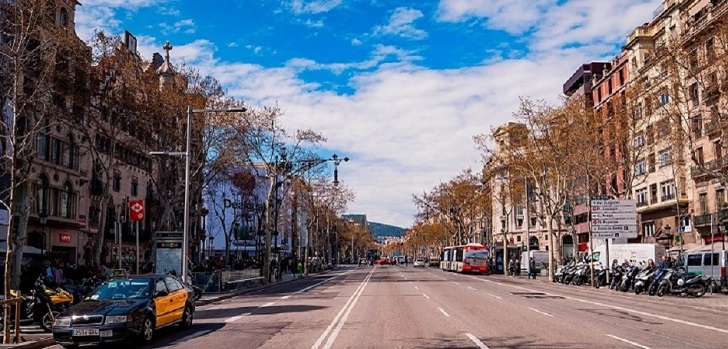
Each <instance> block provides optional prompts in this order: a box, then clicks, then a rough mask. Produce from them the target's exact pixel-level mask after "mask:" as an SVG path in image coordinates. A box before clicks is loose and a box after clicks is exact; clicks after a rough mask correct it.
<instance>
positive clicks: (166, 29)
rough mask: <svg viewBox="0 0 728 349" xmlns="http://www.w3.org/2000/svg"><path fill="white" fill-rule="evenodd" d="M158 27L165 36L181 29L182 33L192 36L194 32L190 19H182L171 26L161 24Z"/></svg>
mask: <svg viewBox="0 0 728 349" xmlns="http://www.w3.org/2000/svg"><path fill="white" fill-rule="evenodd" d="M159 27H160V28H162V33H163V34H165V35H169V34H172V33H177V32H179V31H181V30H182V29H184V31H183V32H184V33H187V34H193V33H194V32H195V30H196V26H195V21H193V20H191V19H183V20H181V21H177V22H175V23H174V24H172V25H169V24H167V23H165V22H162V23H159Z"/></svg>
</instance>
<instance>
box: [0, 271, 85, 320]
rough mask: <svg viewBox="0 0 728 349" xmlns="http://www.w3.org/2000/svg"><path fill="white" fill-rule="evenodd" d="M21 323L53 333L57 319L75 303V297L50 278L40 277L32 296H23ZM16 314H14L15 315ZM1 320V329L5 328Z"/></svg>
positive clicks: (31, 293)
mask: <svg viewBox="0 0 728 349" xmlns="http://www.w3.org/2000/svg"><path fill="white" fill-rule="evenodd" d="M21 297H22V298H23V301H22V303H21V306H22V308H21V311H20V316H21V319H20V323H21V324H23V325H29V324H33V323H37V324H39V325H40V327H41V328H42V329H43V330H45V331H46V332H51V329H52V328H53V323H54V322H55V321H56V317H58V315H60V314H61V312H63V311H64V310H65V309H66V308H68V307H69V306H70V305H71V304H72V303H73V295H71V293H69V292H68V291H66V290H64V289H62V288H60V287H58V286H57V285H55V283H54V282H53V281H52V280H49V278H44V277H39V278H38V280H36V282H35V285H34V287H33V289H32V290H31V291H30V294H27V295H22V296H21ZM14 313H15V312H13V314H14ZM3 325H4V324H3V323H2V320H1V319H0V328H2V327H3Z"/></svg>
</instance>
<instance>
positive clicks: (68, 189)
mask: <svg viewBox="0 0 728 349" xmlns="http://www.w3.org/2000/svg"><path fill="white" fill-rule="evenodd" d="M72 212H73V187H72V186H71V182H68V181H67V182H66V183H64V184H63V191H62V192H61V217H64V218H71V214H72Z"/></svg>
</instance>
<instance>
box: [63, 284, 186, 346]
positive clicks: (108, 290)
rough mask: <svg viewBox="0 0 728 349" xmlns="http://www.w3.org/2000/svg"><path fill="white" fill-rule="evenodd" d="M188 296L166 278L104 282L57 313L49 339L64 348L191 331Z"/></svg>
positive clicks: (181, 287) (182, 286)
mask: <svg viewBox="0 0 728 349" xmlns="http://www.w3.org/2000/svg"><path fill="white" fill-rule="evenodd" d="M194 311H195V304H194V301H193V295H192V294H191V292H190V291H189V289H188V288H187V287H185V286H184V284H183V283H182V281H181V280H179V279H178V278H177V277H175V276H172V275H142V276H132V277H125V278H116V279H112V280H109V281H107V282H105V283H103V284H102V285H101V286H99V287H98V288H97V289H96V290H94V291H93V292H92V293H91V294H90V295H89V296H87V297H86V298H85V299H84V300H83V301H82V302H81V303H78V304H76V305H74V306H72V307H70V308H68V310H66V311H64V312H63V313H61V314H60V315H59V316H58V317H57V318H56V321H55V323H54V325H53V338H54V339H55V341H56V342H57V343H58V344H60V345H62V346H63V347H65V348H74V347H77V346H78V345H80V344H100V343H108V342H118V341H123V340H126V339H129V338H138V339H140V340H141V341H142V342H144V343H149V342H151V341H152V340H153V339H154V333H155V332H156V331H157V330H158V329H160V328H162V327H167V326H171V325H175V324H179V325H181V326H182V327H183V328H188V327H190V326H192V319H193V317H194Z"/></svg>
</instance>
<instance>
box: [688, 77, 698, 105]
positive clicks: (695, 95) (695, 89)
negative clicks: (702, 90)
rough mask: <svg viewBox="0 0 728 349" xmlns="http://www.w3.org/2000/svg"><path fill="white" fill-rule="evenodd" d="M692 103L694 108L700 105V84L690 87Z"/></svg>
mask: <svg viewBox="0 0 728 349" xmlns="http://www.w3.org/2000/svg"><path fill="white" fill-rule="evenodd" d="M689 93H690V101H691V102H692V105H693V106H696V105H698V104H699V103H700V98H699V96H698V83H697V82H695V83H693V84H692V85H690V91H689Z"/></svg>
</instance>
